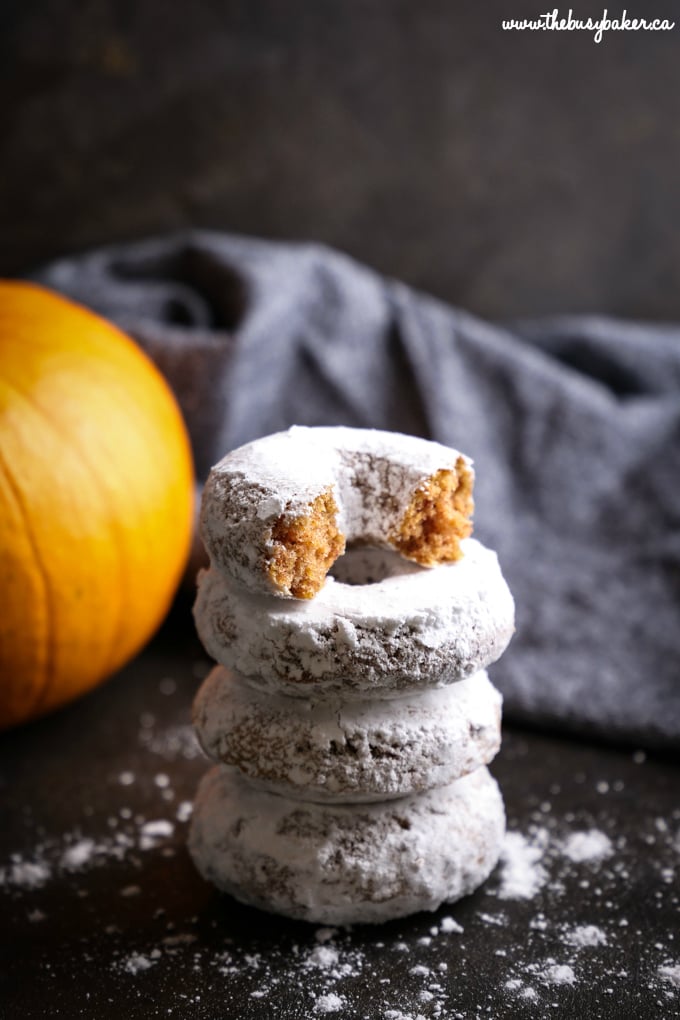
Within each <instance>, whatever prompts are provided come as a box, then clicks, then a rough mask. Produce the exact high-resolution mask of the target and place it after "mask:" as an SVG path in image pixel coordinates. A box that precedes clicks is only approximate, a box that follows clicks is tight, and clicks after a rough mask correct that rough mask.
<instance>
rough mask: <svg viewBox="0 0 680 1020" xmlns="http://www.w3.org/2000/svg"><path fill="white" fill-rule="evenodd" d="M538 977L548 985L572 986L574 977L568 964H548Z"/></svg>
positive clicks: (574, 981) (572, 970) (574, 980)
mask: <svg viewBox="0 0 680 1020" xmlns="http://www.w3.org/2000/svg"><path fill="white" fill-rule="evenodd" d="M539 977H540V978H541V979H542V980H543V981H545V982H546V984H549V985H573V984H575V983H576V975H575V973H574V969H573V967H570V966H569V964H568V963H550V964H548V966H547V967H546V968H545V970H544V971H543V972H542V973H539Z"/></svg>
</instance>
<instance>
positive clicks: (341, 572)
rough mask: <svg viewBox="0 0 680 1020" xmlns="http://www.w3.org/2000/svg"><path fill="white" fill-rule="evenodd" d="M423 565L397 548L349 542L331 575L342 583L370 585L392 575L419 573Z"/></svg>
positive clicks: (333, 567) (334, 565)
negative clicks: (411, 559)
mask: <svg viewBox="0 0 680 1020" xmlns="http://www.w3.org/2000/svg"><path fill="white" fill-rule="evenodd" d="M420 569H421V568H420V567H419V566H417V565H416V564H415V563H410V562H409V561H408V560H405V559H404V557H403V556H401V555H400V554H399V553H398V552H395V551H394V550H393V549H380V548H378V547H377V546H372V545H361V544H360V543H354V544H351V545H348V546H347V548H346V549H345V552H344V553H343V555H342V556H339V557H338V559H337V560H336V561H335V563H334V564H333V566H332V567H331V569H330V571H329V577H332V578H333V579H334V580H335V581H338V582H339V583H340V584H349V585H370V584H379V583H380V582H381V581H385V580H387V578H389V577H400V576H402V575H404V574H413V573H417V572H419V571H420Z"/></svg>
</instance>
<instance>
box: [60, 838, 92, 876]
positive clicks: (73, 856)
mask: <svg viewBox="0 0 680 1020" xmlns="http://www.w3.org/2000/svg"><path fill="white" fill-rule="evenodd" d="M96 852H97V847H96V844H95V842H94V840H93V839H80V840H78V842H77V843H73V844H72V845H71V846H69V847H67V849H66V850H64V853H63V854H62V857H61V866H62V868H65V869H66V871H79V870H80V869H81V868H85V867H87V866H88V865H90V864H91V862H92V858H93V857H94V855H95V854H96Z"/></svg>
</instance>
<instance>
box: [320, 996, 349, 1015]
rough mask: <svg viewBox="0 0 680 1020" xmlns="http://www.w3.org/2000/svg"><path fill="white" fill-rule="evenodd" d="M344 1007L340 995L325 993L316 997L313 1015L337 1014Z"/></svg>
mask: <svg viewBox="0 0 680 1020" xmlns="http://www.w3.org/2000/svg"><path fill="white" fill-rule="evenodd" d="M344 1005H345V1000H344V998H343V997H342V995H337V994H336V993H335V992H327V993H326V994H325V995H318V996H317V998H316V1001H315V1003H314V1012H315V1013H337V1012H338V1010H340V1009H342V1007H343V1006H344Z"/></svg>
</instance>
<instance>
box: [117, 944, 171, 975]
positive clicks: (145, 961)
mask: <svg viewBox="0 0 680 1020" xmlns="http://www.w3.org/2000/svg"><path fill="white" fill-rule="evenodd" d="M160 955H161V954H160V950H154V951H153V952H152V953H150V954H149V956H144V955H143V954H142V953H130V955H129V956H128V957H127V958H126V959H125V960H123V962H122V964H121V968H122V970H124V971H125V972H126V973H127V974H133V975H135V976H136V975H137V974H141V973H142V971H145V970H149V968H150V967H153V966H154V964H156V963H158V960H159V958H160Z"/></svg>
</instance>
